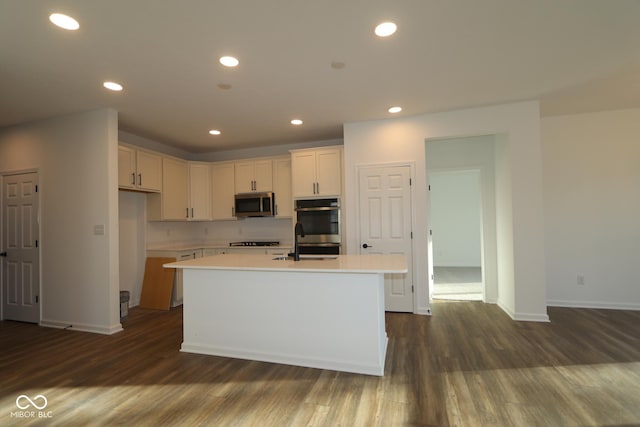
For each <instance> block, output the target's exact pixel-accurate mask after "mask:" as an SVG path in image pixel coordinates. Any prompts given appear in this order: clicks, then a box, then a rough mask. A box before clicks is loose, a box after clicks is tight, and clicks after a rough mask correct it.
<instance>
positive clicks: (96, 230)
mask: <svg viewBox="0 0 640 427" xmlns="http://www.w3.org/2000/svg"><path fill="white" fill-rule="evenodd" d="M93 234H94V235H96V236H104V224H97V225H94V226H93Z"/></svg>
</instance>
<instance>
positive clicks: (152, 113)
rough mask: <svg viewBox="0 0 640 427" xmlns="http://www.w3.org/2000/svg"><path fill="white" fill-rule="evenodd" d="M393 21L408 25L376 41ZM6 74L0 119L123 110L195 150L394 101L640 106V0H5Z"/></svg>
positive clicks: (576, 108)
mask: <svg viewBox="0 0 640 427" xmlns="http://www.w3.org/2000/svg"><path fill="white" fill-rule="evenodd" d="M52 12H62V13H66V14H69V15H72V16H73V17H75V18H76V19H77V20H78V21H79V22H80V29H79V30H78V31H75V32H70V31H65V30H62V29H59V28H57V27H55V26H53V25H52V24H51V23H49V20H48V16H49V14H50V13H52ZM388 19H390V20H393V21H395V22H396V23H397V24H398V31H397V33H396V34H395V35H393V36H392V37H390V38H388V39H380V38H377V37H375V36H373V28H374V26H375V25H376V24H377V23H379V22H381V21H382V20H388ZM225 54H232V55H235V56H237V57H238V58H239V60H240V65H239V66H238V67H237V68H235V69H225V68H224V67H223V66H221V65H220V64H219V63H218V58H219V57H220V56H222V55H225ZM332 61H340V62H344V63H345V67H344V68H343V69H341V70H336V69H334V68H332V67H331V63H332ZM0 78H1V80H0V127H4V126H9V125H13V124H16V123H21V122H26V121H32V120H37V119H42V118H47V117H52V116H58V115H63V114H68V113H73V112H78V111H84V110H90V109H96V108H103V107H113V108H115V109H116V110H118V111H119V120H120V128H121V129H122V130H125V131H128V132H131V133H135V134H137V135H140V136H144V137H147V138H151V139H154V140H156V141H159V142H163V143H166V144H169V145H173V146H176V147H178V148H181V149H183V150H187V151H191V152H194V153H198V152H210V151H218V150H229V149H238V148H248V147H256V146H261V145H275V144H289V143H296V142H307V141H320V140H328V139H336V138H341V137H342V124H343V123H345V122H352V121H359V120H373V119H384V118H388V117H391V114H389V113H388V112H387V108H388V107H389V106H392V105H400V106H402V107H403V108H404V110H403V112H401V113H400V114H399V115H400V116H402V115H413V114H421V113H428V112H437V111H447V110H453V109H459V108H464V107H471V106H480V105H491V104H500V103H505V102H510V101H519V100H529V99H540V100H541V109H542V114H543V115H557V114H568V113H579V112H588V111H600V110H607V109H619V108H638V107H640V1H638V0H616V1H604V0H535V1H514V0H394V1H376V0H316V1H311V0H252V1H249V0H228V1H215V0H182V1H178V0H109V1H97V0H93V1H87V0H75V1H72V0H69V1H64V0H61V1H51V0H29V1H26V0H0ZM104 80H115V81H118V82H121V83H122V84H123V85H124V86H125V90H124V91H123V92H121V93H113V92H108V91H106V90H105V89H103V88H102V82H103V81H104ZM220 83H224V84H229V85H231V86H232V88H231V89H229V90H223V89H220V88H219V87H218V84H220ZM294 117H296V118H301V119H302V120H304V125H303V126H300V127H294V126H292V125H291V124H290V123H289V121H290V120H291V119H292V118H294ZM213 128H216V129H220V130H221V131H222V135H220V136H217V137H213V136H210V135H209V134H208V130H209V129H213Z"/></svg>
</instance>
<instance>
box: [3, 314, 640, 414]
mask: <svg viewBox="0 0 640 427" xmlns="http://www.w3.org/2000/svg"><path fill="white" fill-rule="evenodd" d="M432 309H433V316H431V317H426V316H418V315H411V314H399V313H388V314H387V331H388V335H389V348H388V353H387V364H386V368H385V376H384V377H373V376H366V375H356V374H347V373H338V372H333V371H324V370H319V369H308V368H300V367H292V366H285V365H277V364H269V363H260V362H252V361H243V360H236V359H228V358H222V357H213V356H204V355H196V354H187V353H180V352H179V351H178V350H179V347H180V343H181V336H182V331H181V319H182V312H181V310H180V309H177V310H173V311H171V312H168V313H167V312H155V311H149V310H141V309H135V308H134V309H132V310H131V312H130V319H129V320H128V321H127V322H126V323H125V331H124V332H121V333H119V334H116V335H113V336H101V335H94V334H88V333H82V332H71V331H63V330H57V329H49V328H42V327H38V326H35V325H29V324H22V323H16V322H8V321H5V322H0V345H1V347H0V425H3V426H10V425H16V426H24V425H32V424H38V423H40V424H41V425H60V426H75V425H79V426H80V425H135V426H144V425H149V426H159V425H172V426H179V425H185V426H190V425H212V426H253V425H255V426H307V425H311V426H339V425H342V426H402V425H435V426H447V425H460V426H475V425H478V426H495V425H497V426H502V425H504V426H537V425H541V426H571V425H576V426H577V425H579V426H593V425H609V426H610V425H640V312H633V311H612V310H589V309H561V308H549V315H550V318H551V321H552V322H551V323H525V322H514V321H512V320H510V319H509V318H508V317H507V316H506V315H505V314H504V313H503V312H502V311H501V310H500V309H499V308H497V307H496V306H494V305H486V304H483V303H479V302H437V303H434V304H433V306H432ZM256 321H260V319H259V316H256ZM21 394H25V395H28V396H30V397H31V398H35V396H36V395H43V396H45V397H46V398H47V399H48V405H47V407H46V408H45V409H44V410H43V412H44V413H43V415H48V416H49V417H48V418H37V416H38V414H37V412H36V414H35V415H36V418H35V419H24V418H15V416H14V417H12V413H14V415H15V414H16V411H19V409H18V408H17V407H16V398H17V397H18V396H19V395H21ZM35 402H36V403H42V400H41V399H40V401H37V400H35ZM21 403H26V401H24V400H23V401H21ZM31 410H33V408H30V409H27V411H31Z"/></svg>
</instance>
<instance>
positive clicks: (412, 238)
mask: <svg viewBox="0 0 640 427" xmlns="http://www.w3.org/2000/svg"><path fill="white" fill-rule="evenodd" d="M411 238H412V239H413V231H412V232H411Z"/></svg>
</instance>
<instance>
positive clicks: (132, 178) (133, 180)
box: [131, 172, 136, 185]
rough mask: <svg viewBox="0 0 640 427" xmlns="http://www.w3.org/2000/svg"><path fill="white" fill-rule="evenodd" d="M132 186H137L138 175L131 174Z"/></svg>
mask: <svg viewBox="0 0 640 427" xmlns="http://www.w3.org/2000/svg"><path fill="white" fill-rule="evenodd" d="M131 185H136V173H135V172H132V173H131Z"/></svg>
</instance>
